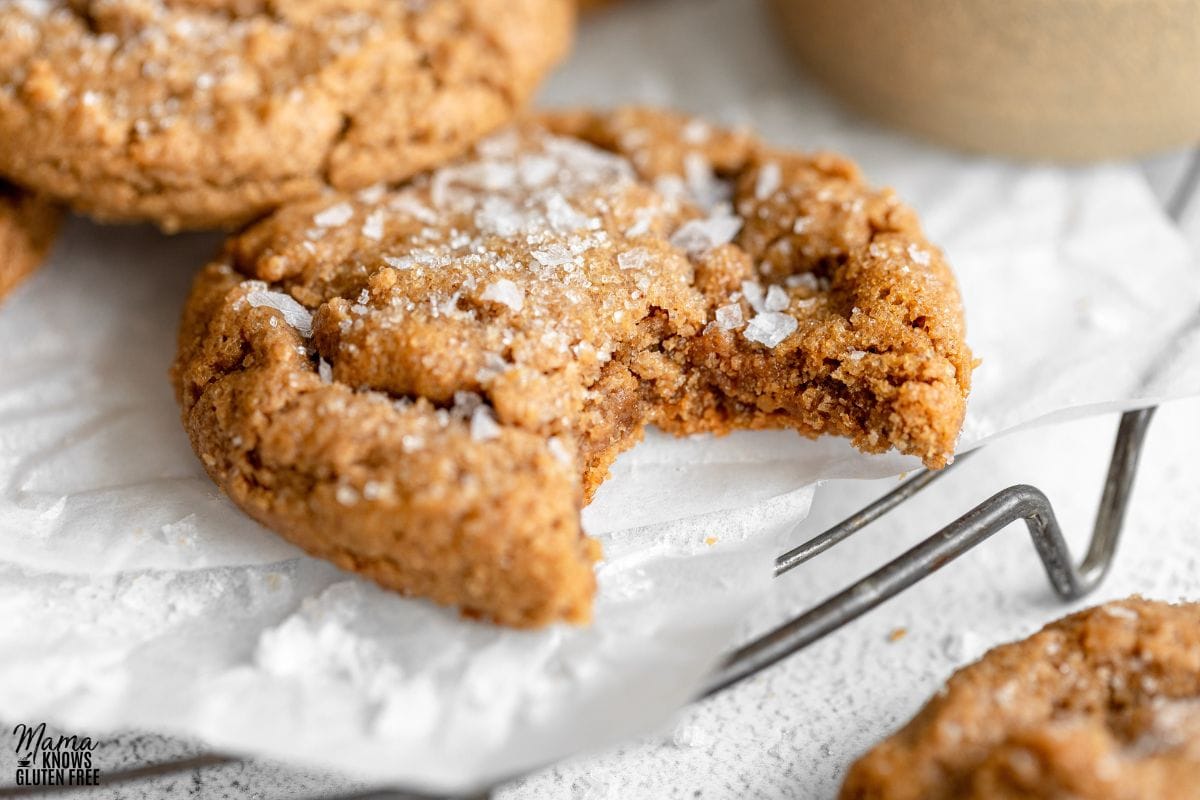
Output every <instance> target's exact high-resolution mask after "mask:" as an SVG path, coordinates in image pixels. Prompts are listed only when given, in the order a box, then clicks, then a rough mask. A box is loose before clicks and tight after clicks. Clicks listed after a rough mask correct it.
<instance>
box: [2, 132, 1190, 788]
mask: <svg viewBox="0 0 1200 800" xmlns="http://www.w3.org/2000/svg"><path fill="white" fill-rule="evenodd" d="M1198 184H1200V148H1197V149H1196V150H1195V151H1194V152H1193V153H1192V158H1191V161H1190V163H1189V164H1188V167H1187V169H1186V170H1185V173H1184V176H1183V179H1182V180H1181V182H1180V184H1179V186H1178V187H1177V189H1176V190H1175V193H1174V194H1173V196H1172V197H1171V199H1170V201H1169V202H1168V204H1167V208H1166V211H1167V214H1168V216H1170V218H1171V219H1172V220H1174V221H1176V222H1178V221H1179V220H1180V219H1181V218H1182V216H1183V213H1184V211H1186V209H1187V206H1188V204H1189V203H1190V202H1191V200H1192V198H1193V196H1194V195H1195V194H1196V189H1197V185H1198ZM1189 327H1200V311H1198V312H1197V314H1196V315H1195V316H1194V317H1193V318H1192V320H1191V321H1190V323H1189ZM1154 412H1155V408H1154V407H1150V408H1143V409H1138V410H1135V411H1127V412H1125V413H1124V414H1122V415H1121V421H1120V425H1119V427H1118V429H1117V436H1116V442H1115V444H1114V445H1113V452H1112V457H1111V459H1110V460H1109V465H1108V474H1107V477H1106V478H1105V481H1104V491H1103V494H1102V495H1101V497H1100V506H1099V508H1098V510H1097V512H1096V520H1095V525H1094V526H1093V529H1092V538H1091V541H1090V542H1089V544H1088V548H1087V552H1086V553H1084V556H1083V559H1082V560H1081V561H1079V562H1078V563H1076V562H1075V560H1074V558H1073V557H1072V555H1071V551H1070V548H1069V547H1068V546H1067V543H1066V540H1065V539H1064V538H1063V535H1062V529H1061V528H1060V527H1059V524H1058V520H1057V518H1056V517H1055V514H1054V507H1053V506H1052V505H1051V503H1050V500H1049V498H1047V497H1046V495H1045V494H1044V493H1043V492H1042V491H1041V490H1040V489H1038V488H1037V487H1035V486H1028V485H1024V484H1018V485H1015V486H1009V487H1008V488H1006V489H1003V490H1001V491H999V492H997V493H996V494H994V495H992V496H991V497H989V498H988V499H987V500H984V501H983V502H982V503H980V504H979V505H977V506H975V508H973V509H971V510H970V511H968V512H967V513H965V514H963V515H962V516H961V517H959V518H958V519H956V520H954V521H953V522H951V523H950V524H949V525H947V526H945V527H944V528H942V529H941V530H939V531H937V532H936V533H934V534H933V535H932V536H930V537H929V538H927V539H925V540H924V541H923V542H921V543H920V544H918V545H916V546H915V547H913V548H911V549H909V550H908V551H906V552H905V553H903V554H902V555H900V556H899V557H897V558H895V559H893V560H892V561H890V562H888V563H887V564H885V565H883V566H882V567H880V568H879V569H877V570H875V571H874V572H872V573H870V574H869V575H867V576H865V577H863V578H862V579H860V580H859V581H857V582H855V583H854V584H853V585H851V586H849V587H847V588H846V589H844V590H842V591H841V592H838V593H837V594H835V595H833V596H832V597H830V598H829V599H827V600H825V601H824V602H822V603H820V604H819V605H817V606H816V607H814V608H812V609H810V610H808V611H806V612H804V613H802V614H800V615H799V616H796V617H793V618H792V619H790V620H788V621H787V622H785V623H783V624H782V625H779V626H778V627H776V628H775V629H773V630H771V631H768V632H767V633H764V634H762V635H760V636H758V637H756V638H755V639H753V640H751V641H750V642H748V643H747V644H744V645H742V646H741V647H739V648H738V649H737V650H735V651H734V652H732V653H730V654H729V655H728V656H726V658H725V659H724V660H723V661H722V662H721V664H720V665H719V666H718V667H717V669H716V670H715V671H714V672H713V674H712V675H711V676H710V677H709V679H708V681H707V682H706V683H705V684H704V686H703V687H701V690H700V692H699V694H698V695H697V698H696V699H697V701H699V700H703V699H704V698H707V697H710V696H712V695H714V694H717V693H718V692H721V691H723V690H725V689H728V688H730V687H731V686H734V685H735V684H737V683H739V682H741V681H743V680H745V679H746V678H749V677H750V676H752V675H756V674H757V673H759V672H761V671H763V670H765V669H767V668H769V667H771V666H772V665H773V664H775V663H777V662H779V661H780V660H782V659H784V658H787V657H788V656H791V655H794V654H795V653H797V652H799V651H800V650H803V649H804V648H805V647H808V646H809V645H811V644H813V643H814V642H817V641H819V640H820V639H822V638H824V637H825V636H828V635H829V634H831V633H833V632H835V631H837V630H839V629H841V628H842V627H843V626H845V625H847V624H849V623H851V622H853V621H854V620H856V619H858V618H859V617H860V616H862V615H863V614H865V613H867V612H868V611H870V610H871V609H873V608H875V607H876V606H879V605H881V604H882V603H884V602H886V601H888V600H889V599H891V598H893V597H895V596H896V595H898V594H900V593H901V592H903V591H904V590H905V589H907V588H909V587H910V586H912V585H913V584H915V583H918V582H919V581H921V580H922V579H924V578H926V577H928V576H930V575H932V574H933V573H934V572H937V571H938V570H940V569H941V568H943V567H945V566H946V565H948V564H950V563H951V562H952V561H954V560H955V559H957V558H958V557H959V556H961V555H963V554H964V553H967V552H969V551H970V550H972V549H973V548H975V547H976V546H978V545H980V544H982V543H983V542H985V541H987V540H988V539H990V538H991V537H992V536H994V535H995V534H997V533H999V532H1000V531H1002V530H1004V529H1006V528H1008V527H1009V525H1010V524H1011V523H1013V522H1016V521H1018V520H1022V521H1024V523H1025V527H1026V528H1027V529H1028V532H1029V536H1030V539H1031V540H1032V542H1033V547H1034V550H1035V552H1036V553H1037V556H1038V558H1039V559H1040V560H1041V562H1042V566H1043V567H1044V568H1045V571H1046V577H1047V578H1048V579H1049V581H1050V586H1051V588H1052V589H1053V590H1054V593H1055V594H1056V595H1058V596H1059V597H1060V598H1061V599H1062V600H1064V601H1071V600H1077V599H1079V598H1081V597H1083V596H1084V595H1086V594H1088V593H1089V592H1091V591H1092V590H1093V589H1095V588H1096V587H1097V586H1099V585H1100V583H1101V582H1102V581H1103V580H1104V577H1105V576H1106V575H1107V574H1108V571H1109V569H1110V568H1111V567H1112V564H1113V560H1114V557H1115V556H1116V552H1117V544H1118V542H1119V541H1120V538H1121V531H1122V529H1123V527H1124V523H1125V516H1126V512H1127V511H1128V508H1129V502H1130V496H1131V494H1132V492H1133V484H1134V479H1135V477H1136V476H1137V469H1138V460H1139V458H1140V456H1141V453H1142V445H1143V443H1144V442H1145V439H1146V432H1147V430H1148V429H1149V426H1150V422H1151V420H1152V419H1153V418H1154ZM972 455H973V454H972V453H965V454H962V455H959V456H958V457H957V459H956V460H955V462H954V463H953V464H951V465H950V466H948V467H946V468H945V469H942V470H939V471H937V472H931V471H928V470H925V471H922V472H920V473H918V474H917V475H916V476H915V477H913V478H910V479H909V480H908V481H906V482H904V483H902V484H901V485H900V486H899V487H897V488H896V489H894V490H892V491H891V492H888V493H887V494H885V495H884V496H883V497H880V498H879V499H878V500H876V501H874V502H873V503H870V504H869V505H867V506H866V507H864V508H863V509H861V510H860V511H858V512H857V513H855V514H853V515H851V516H850V517H847V518H846V519H844V520H842V521H841V522H839V523H838V524H837V525H834V526H833V527H832V528H829V529H828V530H826V531H824V532H823V533H821V534H819V535H818V536H815V537H813V538H812V539H809V540H808V541H806V542H804V543H803V544H801V545H799V546H798V547H795V548H793V549H791V550H789V551H787V552H786V553H784V554H782V555H781V556H779V557H778V558H777V559H775V575H776V577H778V576H780V575H783V574H784V573H786V572H789V571H791V570H793V569H795V568H796V567H798V566H800V565H801V564H804V563H807V562H808V561H811V560H812V559H814V558H816V557H817V556H819V555H821V554H822V553H824V552H826V551H828V550H830V549H832V548H833V547H836V546H837V545H838V544H840V543H841V542H844V541H845V540H846V539H848V538H850V537H851V536H853V535H854V534H856V533H858V532H859V531H861V530H862V529H863V528H865V527H867V526H868V525H870V524H871V523H872V522H875V521H876V520H878V519H880V518H881V517H883V516H884V515H886V514H887V513H888V512H890V511H893V510H894V509H896V508H898V507H899V506H900V505H902V504H903V503H904V502H905V501H907V500H909V499H910V498H912V497H913V496H915V495H916V494H918V493H919V492H921V491H924V490H925V489H927V488H928V487H929V486H931V485H933V484H934V483H936V482H937V481H940V480H943V479H944V478H946V477H947V476H948V475H950V474H951V473H952V472H953V471H954V470H955V468H957V467H958V466H960V465H961V464H962V463H963V462H965V461H967V460H968V459H969V458H971V456H972ZM237 761H239V759H236V758H231V757H227V756H222V755H217V754H202V755H199V756H193V757H190V758H183V759H177V760H171V761H164V762H160V763H156V764H147V765H144V766H139V767H133V768H130V769H125V770H121V771H118V772H111V773H107V772H106V773H105V775H104V779H103V787H111V786H115V785H120V784H126V783H132V782H135V781H140V780H146V779H150V778H159V777H164V776H168V775H174V774H179V773H182V772H192V771H195V770H200V769H204V768H207V767H214V766H220V765H227V764H232V763H236V762H237ZM56 790H58V791H61V789H59V788H58V787H37V788H31V789H27V788H24V787H21V788H16V787H13V788H7V787H0V798H30V797H36V796H39V795H43V794H47V793H49V792H53V791H56ZM76 791H77V792H78V791H80V790H76ZM490 796H491V791H490V790H485V791H484V792H483V793H481V794H477V795H472V796H469V797H460V798H457V799H456V800H484V799H485V798H488V797H490ZM321 800H449V798H433V797H431V796H430V795H424V794H419V793H411V792H406V791H404V790H390V789H389V790H382V791H379V790H377V791H368V792H362V793H357V794H343V795H339V796H337V797H325V798H321Z"/></svg>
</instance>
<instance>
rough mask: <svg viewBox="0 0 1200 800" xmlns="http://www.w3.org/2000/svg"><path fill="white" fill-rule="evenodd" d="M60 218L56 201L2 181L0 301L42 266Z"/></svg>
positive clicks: (0, 198) (0, 200) (0, 184)
mask: <svg viewBox="0 0 1200 800" xmlns="http://www.w3.org/2000/svg"><path fill="white" fill-rule="evenodd" d="M60 217H61V212H60V211H59V209H58V207H57V206H55V205H54V204H53V203H51V202H49V201H47V200H46V199H44V198H41V197H36V196H34V195H31V194H29V193H28V192H23V191H21V190H20V189H17V188H15V187H13V186H12V185H10V184H6V183H4V182H3V181H0V301H2V300H3V299H4V297H5V296H6V295H7V294H8V293H9V292H11V291H12V290H13V289H14V288H15V287H16V285H17V284H18V283H20V282H21V281H23V280H25V278H27V277H29V276H30V275H31V274H33V271H34V270H36V269H37V268H38V267H39V266H40V265H41V263H42V259H44V258H45V257H46V252H47V251H48V250H49V249H50V245H51V243H52V242H53V241H54V232H55V231H56V230H57V229H58V222H59V218H60Z"/></svg>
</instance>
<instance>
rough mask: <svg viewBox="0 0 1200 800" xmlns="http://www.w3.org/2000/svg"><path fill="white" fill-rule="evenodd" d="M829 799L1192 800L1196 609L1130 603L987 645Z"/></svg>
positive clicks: (1198, 740)
mask: <svg viewBox="0 0 1200 800" xmlns="http://www.w3.org/2000/svg"><path fill="white" fill-rule="evenodd" d="M841 797H842V798H843V800H860V799H861V800H866V799H867V798H872V799H873V800H907V799H908V798H912V799H913V800H916V799H917V798H922V800H939V798H947V800H949V798H963V799H964V800H967V799H969V798H979V799H980V800H983V798H989V799H992V800H998V799H1000V798H1047V800H1050V799H1051V798H1075V800H1089V798H1096V800H1101V798H1105V799H1107V798H1120V799H1121V800H1187V798H1200V605H1198V604H1195V603H1186V604H1181V605H1168V604H1166V603H1159V602H1154V601H1150V600H1142V599H1138V598H1132V599H1129V600H1125V601H1121V602H1115V603H1109V604H1108V605H1103V606H1100V607H1098V608H1093V609H1090V610H1088V611H1083V612H1081V613H1078V614H1074V615H1072V616H1070V617H1067V618H1066V619H1062V620H1059V621H1058V622H1055V623H1053V624H1051V625H1048V626H1047V627H1046V628H1044V629H1042V631H1041V632H1039V633H1037V634H1036V635H1034V636H1032V637H1030V638H1029V639H1026V640H1024V641H1021V642H1016V643H1014V644H1008V645H1004V646H1002V647H998V648H996V649H995V650H992V651H991V652H990V653H988V654H987V655H985V656H984V657H983V658H982V659H981V660H980V661H979V662H977V663H975V664H972V665H971V666H969V667H966V668H965V669H962V670H960V671H959V672H958V673H957V674H955V675H954V677H953V678H951V679H950V682H949V683H948V684H947V686H946V688H945V689H944V690H943V691H942V692H941V693H940V694H938V696H937V697H935V698H934V699H933V700H931V701H930V702H929V704H928V705H927V706H925V708H924V709H923V710H922V711H921V713H920V714H919V715H918V716H917V717H916V718H915V719H914V720H913V721H912V722H910V723H909V724H908V725H907V726H906V727H905V728H903V729H902V730H901V731H900V732H899V733H897V734H896V735H895V736H893V737H892V738H890V739H888V740H887V741H885V742H883V743H882V744H880V745H879V746H877V747H876V748H875V749H874V750H872V751H871V752H870V753H868V754H867V755H866V756H864V757H863V758H862V759H861V760H860V761H859V762H858V763H856V764H855V765H854V766H853V767H852V768H851V769H850V773H849V775H847V777H846V782H845V785H844V786H843V787H842V792H841Z"/></svg>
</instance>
